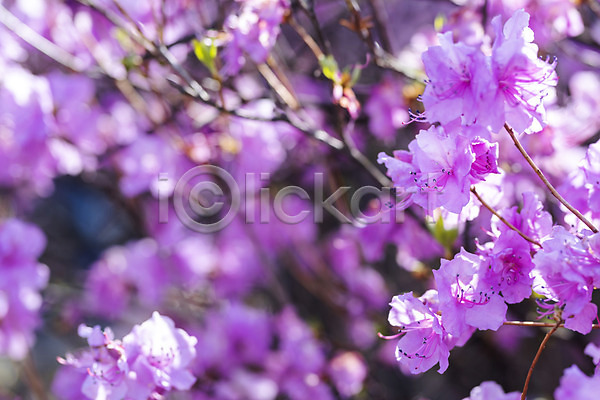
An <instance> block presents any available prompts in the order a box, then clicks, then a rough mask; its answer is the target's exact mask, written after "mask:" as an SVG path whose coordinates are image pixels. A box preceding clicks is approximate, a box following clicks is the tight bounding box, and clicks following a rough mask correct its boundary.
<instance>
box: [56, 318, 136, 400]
mask: <svg viewBox="0 0 600 400" xmlns="http://www.w3.org/2000/svg"><path fill="white" fill-rule="evenodd" d="M78 333H79V336H81V337H82V338H85V339H87V341H88V344H89V346H90V348H89V349H88V350H85V351H83V352H81V353H79V354H67V355H66V358H65V359H62V358H59V359H58V361H59V362H60V363H61V364H64V365H66V366H71V367H74V368H75V369H76V370H77V371H86V372H87V375H86V377H85V379H84V381H83V384H82V386H81V394H83V395H84V396H85V397H86V398H88V399H106V400H120V399H122V398H123V397H124V396H125V395H126V394H127V391H128V382H127V374H128V372H129V366H128V364H127V359H126V357H125V350H124V349H123V346H122V345H121V343H120V342H119V341H117V340H114V335H113V333H112V331H111V330H110V328H107V329H105V330H104V332H103V331H102V330H101V329H100V327H99V326H95V327H93V328H92V327H88V326H85V325H81V326H79V329H78ZM76 370H72V375H73V376H76V374H75V371H76Z"/></svg>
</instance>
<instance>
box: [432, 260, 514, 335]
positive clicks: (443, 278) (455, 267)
mask: <svg viewBox="0 0 600 400" xmlns="http://www.w3.org/2000/svg"><path fill="white" fill-rule="evenodd" d="M490 262H491V261H490V260H489V258H487V257H484V256H480V255H475V254H471V253H468V252H466V251H465V250H464V249H461V251H460V253H459V254H457V255H456V256H455V257H454V258H453V259H452V260H451V261H448V260H442V263H441V265H440V268H439V269H438V270H437V271H433V275H434V277H435V282H436V284H437V288H438V292H439V299H440V310H441V311H442V316H443V318H444V328H445V329H446V330H447V331H448V332H449V333H450V334H452V335H454V336H461V335H463V334H464V333H465V332H466V331H467V330H468V329H469V327H473V328H477V329H491V330H497V329H498V328H499V327H500V326H501V325H502V323H503V322H504V321H505V320H506V310H507V307H506V303H505V302H504V299H503V298H502V297H501V296H500V294H499V288H498V287H497V284H498V283H497V279H496V280H491V279H485V276H486V270H487V269H490V268H491V265H490ZM502 267H503V265H502V264H500V267H499V268H498V267H497V268H498V269H501V268H502ZM500 272H501V273H502V272H503V271H502V270H501V271H500ZM490 281H491V282H490ZM494 283H496V285H494Z"/></svg>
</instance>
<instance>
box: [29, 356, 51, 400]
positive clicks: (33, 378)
mask: <svg viewBox="0 0 600 400" xmlns="http://www.w3.org/2000/svg"><path fill="white" fill-rule="evenodd" d="M23 372H24V373H25V378H26V379H27V382H28V383H29V388H30V389H31V392H32V393H33V395H34V396H35V399H36V400H48V395H47V394H46V390H45V389H44V384H43V382H42V379H41V378H40V376H39V374H38V371H37V369H36V368H35V364H34V363H33V358H31V354H28V355H27V356H26V357H25V359H24V360H23Z"/></svg>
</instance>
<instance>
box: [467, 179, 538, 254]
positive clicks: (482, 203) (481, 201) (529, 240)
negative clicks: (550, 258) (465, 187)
mask: <svg viewBox="0 0 600 400" xmlns="http://www.w3.org/2000/svg"><path fill="white" fill-rule="evenodd" d="M471 193H473V194H474V195H475V197H477V200H479V202H480V203H481V205H482V206H484V207H485V208H487V209H488V210H490V212H491V213H492V214H494V215H495V216H496V217H497V218H498V219H499V220H500V221H502V222H503V223H504V224H505V225H506V226H508V227H509V228H510V229H512V230H513V231H515V232H517V233H518V234H519V235H520V236H521V237H522V238H523V239H525V240H527V241H528V242H529V243H533V244H535V245H537V246H540V247H543V246H542V245H541V244H540V242H538V241H537V240H535V239H532V238H530V237H529V236H527V235H526V234H524V233H523V232H521V231H520V230H519V229H518V228H517V227H516V226H514V225H513V224H511V223H510V222H508V221H507V220H506V218H504V217H503V216H502V215H500V214H499V213H498V212H497V211H496V210H494V209H493V208H492V206H490V205H489V204H488V203H487V202H486V201H485V200H483V199H482V198H481V196H480V195H479V193H477V190H476V189H475V187H474V186H473V187H471Z"/></svg>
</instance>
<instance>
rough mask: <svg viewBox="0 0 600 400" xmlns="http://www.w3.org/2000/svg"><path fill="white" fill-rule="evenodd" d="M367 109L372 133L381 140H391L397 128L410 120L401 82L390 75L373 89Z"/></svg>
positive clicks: (366, 105)
mask: <svg viewBox="0 0 600 400" xmlns="http://www.w3.org/2000/svg"><path fill="white" fill-rule="evenodd" d="M365 111H366V113H367V115H368V116H369V130H370V131H371V133H372V134H373V135H375V136H376V137H377V138H379V139H381V140H384V141H386V142H389V141H391V140H392V139H393V138H394V137H395V136H396V130H397V129H398V128H400V127H401V126H402V124H403V123H406V122H408V120H409V115H408V111H407V105H406V103H405V102H404V99H403V97H402V86H401V84H400V83H399V82H398V81H396V80H393V79H392V78H390V77H387V78H384V80H383V81H382V82H381V83H380V84H378V85H377V86H375V87H374V88H373V89H372V90H371V96H370V97H369V100H368V101H367V103H366V104H365Z"/></svg>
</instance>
